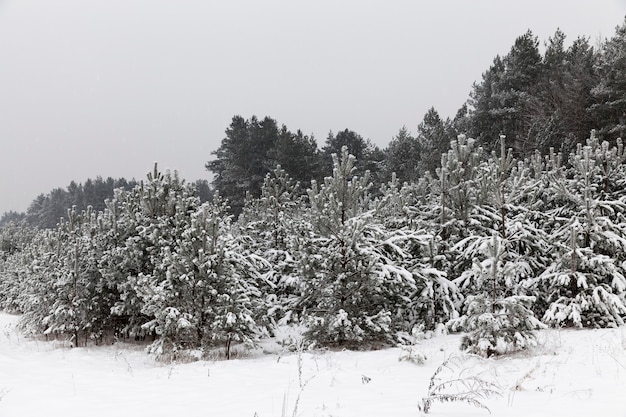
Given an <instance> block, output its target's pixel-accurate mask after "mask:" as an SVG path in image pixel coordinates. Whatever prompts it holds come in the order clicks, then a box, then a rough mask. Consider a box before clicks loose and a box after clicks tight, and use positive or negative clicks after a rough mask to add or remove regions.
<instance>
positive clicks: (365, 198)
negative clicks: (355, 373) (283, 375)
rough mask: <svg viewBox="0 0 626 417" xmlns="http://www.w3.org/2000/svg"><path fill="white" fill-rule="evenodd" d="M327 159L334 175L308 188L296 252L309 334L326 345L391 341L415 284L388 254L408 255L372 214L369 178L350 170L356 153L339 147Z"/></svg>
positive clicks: (407, 273)
mask: <svg viewBox="0 0 626 417" xmlns="http://www.w3.org/2000/svg"><path fill="white" fill-rule="evenodd" d="M333 159H334V169H333V176H332V177H327V178H326V179H325V180H324V184H321V185H319V186H318V185H317V184H316V183H315V182H314V183H313V184H312V187H311V189H309V192H308V194H309V199H310V202H311V211H310V214H309V216H310V220H309V222H310V224H311V228H310V233H309V235H308V236H303V237H302V238H301V243H300V254H299V256H298V258H299V265H298V268H299V271H300V274H301V276H302V277H303V280H304V288H303V295H302V300H301V303H302V305H304V306H305V307H306V313H307V314H308V320H307V323H308V326H309V327H308V329H309V330H308V332H307V337H308V338H309V339H310V340H313V341H315V342H318V343H320V344H325V345H348V346H358V345H359V344H362V343H372V342H385V341H389V340H391V338H392V335H393V333H394V329H395V330H397V329H398V327H401V326H402V322H401V320H402V313H401V312H402V311H403V308H404V307H406V305H407V296H408V295H409V294H410V291H411V290H414V289H415V282H414V279H413V276H412V274H411V272H410V271H408V270H406V269H405V268H403V267H401V266H398V264H397V263H396V262H394V260H395V259H397V258H403V257H404V256H407V255H405V254H404V252H403V251H402V249H401V246H400V245H396V244H395V243H394V239H393V237H392V235H391V234H389V233H388V232H387V231H386V230H385V229H384V227H382V225H380V224H378V223H376V222H375V221H374V216H373V214H372V213H371V211H370V210H369V203H370V196H369V192H368V191H369V188H370V187H371V183H369V181H368V177H367V174H366V175H365V176H364V177H357V176H354V171H355V161H356V160H355V158H354V156H352V155H349V154H348V150H347V148H346V147H344V148H343V150H342V155H341V158H340V157H338V156H337V155H334V156H333Z"/></svg>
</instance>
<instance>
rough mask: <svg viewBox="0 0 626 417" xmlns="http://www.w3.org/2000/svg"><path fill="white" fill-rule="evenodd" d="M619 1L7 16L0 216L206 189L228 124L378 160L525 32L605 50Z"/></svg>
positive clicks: (148, 8) (116, 8)
mask: <svg viewBox="0 0 626 417" xmlns="http://www.w3.org/2000/svg"><path fill="white" fill-rule="evenodd" d="M625 14H626V0H594V1H589V0H584V1H583V0H563V1H555V0H554V1H550V0H541V1H539V0H531V1H529V0H526V1H523V2H522V1H518V2H510V1H501V0H493V1H487V0H472V1H469V0H448V1H418V0H412V1H408V0H407V1H402V0H384V1H383V0H380V1H366V0H310V1H303V0H299V1H296V0H290V1H287V0H283V1H278V0H272V1H266V0H245V1H244V0H241V1H238V0H229V1H223V0H220V1H211V0H204V1H200V0H198V1H186V0H180V1H174V0H170V1H165V0H55V1H49V0H38V1H36V0H0V213H3V212H5V211H8V210H16V211H25V210H26V209H27V207H28V205H29V203H30V202H31V201H32V200H33V199H34V198H35V197H36V196H37V195H38V194H40V193H47V192H49V191H50V190H51V189H52V188H55V187H65V186H67V185H68V184H69V182H70V181H72V180H75V181H77V182H84V181H85V180H86V179H87V178H95V177H96V176H98V175H100V176H102V177H108V176H111V177H115V178H118V177H125V178H127V179H130V178H132V177H135V178H137V179H142V178H144V176H145V174H146V173H147V172H148V171H150V170H151V168H152V165H153V163H154V162H155V161H158V162H159V165H160V167H161V168H163V169H167V168H169V169H172V170H174V169H176V170H178V171H179V172H180V174H181V175H182V176H183V177H184V178H186V179H188V180H196V179H199V178H205V179H210V174H209V173H208V172H206V171H205V169H204V164H205V163H206V161H208V160H209V159H211V152H212V151H213V150H215V149H216V148H217V147H218V146H219V144H220V141H221V140H222V138H223V137H224V130H225V129H226V127H227V126H228V125H229V124H230V121H231V119H232V117H233V116H234V115H236V114H239V115H241V116H243V117H245V118H249V117H250V116H252V115H257V116H259V117H263V116H266V115H269V116H271V117H273V118H274V119H276V120H277V121H278V122H279V123H281V124H285V125H287V127H288V128H289V129H290V130H293V131H295V130H296V129H301V130H302V131H303V132H305V133H307V134H313V135H314V136H315V137H316V138H317V140H318V143H319V144H320V145H321V144H323V142H324V140H325V138H326V136H327V134H328V132H329V131H330V130H333V131H338V130H341V129H345V128H349V129H351V130H354V131H356V132H358V133H359V134H360V135H361V136H363V137H365V138H369V139H371V140H372V141H373V142H374V143H376V144H378V145H379V146H381V147H385V146H386V145H387V144H388V143H389V140H390V139H391V138H392V137H393V136H394V135H395V134H396V133H397V132H398V130H399V129H400V128H401V127H402V126H403V125H406V126H407V128H408V129H409V130H411V131H413V132H414V131H415V128H416V126H417V124H419V123H420V122H421V120H422V118H423V116H424V114H425V113H426V111H427V110H428V108H430V107H431V106H434V107H435V108H436V109H437V110H438V111H439V113H440V114H441V115H442V116H443V117H448V116H453V115H454V113H455V112H456V110H457V109H458V108H459V107H460V106H461V105H462V104H463V102H464V101H465V100H466V99H467V98H468V94H469V92H470V90H471V85H472V83H473V82H474V81H476V80H480V77H481V74H482V73H483V72H484V71H485V70H486V69H487V68H488V67H489V65H490V64H491V62H492V60H493V58H494V56H495V55H496V54H501V55H503V54H506V53H507V52H508V50H509V49H510V47H511V46H512V44H513V42H514V40H515V38H516V37H517V36H519V35H522V34H523V33H524V32H525V31H526V30H527V29H531V30H532V31H533V33H534V34H535V35H537V36H538V37H539V39H540V40H541V41H544V40H546V39H547V38H548V37H549V36H550V35H552V34H553V33H554V31H555V30H556V29H557V28H558V27H560V28H561V30H563V31H564V32H565V33H566V35H567V36H568V40H569V41H570V42H571V41H572V40H573V39H574V38H576V37H577V36H578V35H584V36H587V37H589V38H590V40H591V42H592V43H594V44H595V43H596V42H597V41H598V39H600V38H604V37H610V36H612V35H613V34H614V32H615V27H616V26H617V25H620V24H621V23H622V22H623V21H624V15H625Z"/></svg>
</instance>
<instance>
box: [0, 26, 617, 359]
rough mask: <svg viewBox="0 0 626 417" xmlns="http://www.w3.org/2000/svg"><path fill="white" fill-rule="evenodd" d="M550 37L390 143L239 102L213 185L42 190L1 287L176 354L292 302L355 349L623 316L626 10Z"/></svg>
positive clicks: (509, 339) (17, 235) (238, 335)
mask: <svg viewBox="0 0 626 417" xmlns="http://www.w3.org/2000/svg"><path fill="white" fill-rule="evenodd" d="M544 49H545V52H543V53H541V52H540V48H539V41H538V40H537V38H536V37H535V36H534V35H533V34H532V33H531V32H527V33H526V34H524V35H522V36H520V37H519V38H518V39H517V40H516V41H515V44H514V45H513V47H512V48H511V50H510V52H509V53H508V54H507V55H506V56H504V57H496V58H495V59H494V61H493V65H492V66H491V67H490V68H489V69H488V70H487V71H486V72H485V73H484V74H483V77H482V80H481V81H480V82H477V83H475V84H474V86H473V91H472V94H471V96H470V98H469V100H468V102H467V103H466V104H465V105H463V106H462V107H461V109H460V110H459V112H458V113H457V115H456V117H454V118H453V119H446V120H442V119H441V118H440V117H439V115H438V113H437V112H436V110H435V109H431V110H430V111H429V112H428V113H427V114H426V116H425V117H424V120H423V122H422V123H420V125H419V126H418V129H417V130H418V133H417V135H416V136H415V137H414V136H413V135H412V134H411V133H410V132H409V131H408V130H407V129H406V128H403V129H401V130H400V131H399V133H398V134H397V136H395V137H394V138H393V139H392V140H391V142H390V143H389V145H388V147H387V148H386V149H384V150H381V149H379V148H378V147H376V146H374V145H373V144H372V143H371V142H370V141H369V140H366V139H363V138H362V137H360V136H359V135H358V134H356V133H355V132H353V131H350V130H348V129H346V130H345V131H341V132H338V133H336V134H334V133H332V132H331V133H330V134H329V136H328V138H327V140H326V143H325V146H324V147H322V149H318V148H317V144H316V141H315V139H314V138H312V137H309V136H306V135H304V134H302V132H300V131H297V132H296V133H292V132H290V131H289V130H288V129H287V128H286V127H285V126H283V127H282V128H280V127H278V124H277V123H276V122H275V121H274V120H273V119H271V118H269V117H268V118H265V119H263V120H260V121H259V120H258V119H256V117H252V118H251V119H248V120H245V119H244V118H242V117H240V116H235V117H234V118H233V122H232V124H231V125H230V126H229V127H228V129H227V130H226V137H225V138H224V139H223V140H222V143H221V146H220V147H219V148H218V149H217V150H216V151H215V152H214V157H215V158H214V159H213V160H211V161H209V162H207V165H206V167H207V169H208V170H209V171H211V172H212V173H213V174H214V175H215V177H214V180H213V188H212V189H210V190H209V189H208V186H207V184H206V183H203V182H202V181H198V182H195V183H188V182H186V181H184V180H183V179H181V178H180V177H179V176H178V174H177V173H176V172H169V171H166V172H161V171H159V169H158V166H156V165H155V167H154V169H153V170H152V171H151V172H150V173H149V174H148V175H147V177H146V179H144V180H142V181H138V182H136V181H130V182H127V181H125V180H124V181H122V180H115V181H113V180H110V181H105V183H107V184H109V185H111V186H110V187H109V188H107V187H104V186H103V189H105V191H106V193H105V194H106V195H105V198H102V194H98V195H99V196H100V197H98V199H99V201H101V204H102V205H101V206H98V205H96V204H94V203H92V202H89V203H88V204H87V203H85V199H82V200H80V201H82V203H81V204H82V205H81V204H77V203H76V202H74V201H70V202H69V204H67V206H66V207H65V209H66V212H65V213H63V214H59V213H58V211H57V212H53V213H56V214H57V216H56V217H55V219H56V220H55V222H56V223H55V226H54V227H51V226H50V225H48V223H49V216H48V217H47V220H46V222H48V223H46V224H44V223H43V222H42V223H38V222H37V219H38V218H39V219H41V218H43V217H42V216H43V214H41V213H46V210H45V207H46V202H47V201H50V195H48V196H40V197H38V200H35V201H36V202H37V201H38V204H35V202H34V204H33V205H32V206H31V208H29V212H27V213H26V214H24V215H19V214H17V213H9V214H5V216H4V219H3V220H4V221H3V223H2V224H3V226H2V228H1V229H0V309H3V310H5V311H7V312H15V313H20V314H21V315H22V316H21V320H20V326H21V328H22V329H23V330H24V331H25V332H28V333H31V334H39V335H41V334H43V335H48V336H50V337H64V338H69V339H71V341H72V343H73V344H74V345H77V346H78V345H85V344H88V343H103V341H104V340H106V339H107V338H109V337H113V336H115V337H119V338H141V339H144V338H145V339H147V340H149V341H150V342H151V344H150V348H149V349H150V351H151V352H153V353H155V354H157V355H175V354H176V353H177V352H181V351H184V350H186V349H196V348H211V347H216V346H217V347H225V350H226V352H227V356H228V355H229V353H228V352H230V350H231V346H234V345H235V344H242V345H245V346H253V345H254V344H255V343H256V341H258V340H259V339H260V338H263V337H269V336H271V335H272V334H273V332H274V330H275V329H276V327H277V326H279V325H283V324H298V325H302V326H303V327H304V328H305V329H306V331H305V337H306V338H307V341H308V342H310V343H311V344H314V345H316V346H328V347H347V348H358V349H369V348H376V347H379V346H385V345H388V344H397V343H404V342H407V341H409V340H410V339H411V335H412V334H414V333H415V332H416V331H433V332H446V331H454V332H456V331H462V332H464V334H465V336H464V337H463V342H462V346H461V347H462V349H464V350H466V351H468V352H472V353H476V354H480V355H483V356H491V355H498V354H504V353H508V352H511V351H515V350H520V349H524V348H526V347H529V346H532V345H533V344H534V343H535V335H536V334H535V331H536V330H538V329H541V328H545V327H547V326H551V327H564V326H565V327H615V326H621V325H623V324H624V318H625V317H626V276H625V275H626V217H625V216H626V151H625V149H624V145H623V143H622V140H621V139H620V138H621V137H623V135H624V132H625V131H626V70H625V69H626V23H625V24H623V25H622V26H620V27H618V28H617V30H616V33H615V35H614V36H613V37H612V38H610V39H608V40H606V41H605V42H603V43H602V44H600V45H598V46H597V47H592V46H591V45H590V44H589V42H588V40H587V39H584V38H578V39H576V40H575V41H574V42H573V43H572V44H571V46H569V47H567V48H566V47H565V35H564V34H563V33H561V32H560V31H557V32H556V33H555V35H554V36H553V37H551V38H550V39H549V40H548V41H546V42H545V48H544ZM101 182H102V181H101ZM116 184H119V185H117V186H114V187H113V185H116ZM82 187H83V186H82V185H81V186H80V187H79V186H78V185H76V184H74V189H75V190H78V189H83V188H82ZM61 191H63V190H61ZM107 193H108V194H107ZM57 194H59V192H57ZM79 194H80V193H79V192H78V191H76V192H75V193H74V194H71V193H66V194H63V193H60V194H59V195H61V196H63V195H65V196H68V195H79ZM80 195H82V194H80ZM60 201H63V199H60ZM64 201H65V202H66V203H67V202H68V200H67V199H65V200H64ZM76 201H78V200H76ZM33 213H39V217H38V216H37V215H34V214H33ZM29 216H30V217H29ZM29 219H30V220H29ZM59 219H60V221H59Z"/></svg>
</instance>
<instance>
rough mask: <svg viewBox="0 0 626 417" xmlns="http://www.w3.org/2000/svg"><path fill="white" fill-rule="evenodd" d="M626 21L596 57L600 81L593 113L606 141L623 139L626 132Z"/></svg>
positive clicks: (595, 92)
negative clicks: (625, 69)
mask: <svg viewBox="0 0 626 417" xmlns="http://www.w3.org/2000/svg"><path fill="white" fill-rule="evenodd" d="M625 67H626V20H625V21H624V23H622V25H621V26H618V27H617V28H616V33H615V35H614V36H613V38H611V39H610V40H608V41H607V42H605V43H604V44H603V45H602V48H601V49H600V51H599V54H598V55H597V63H596V70H597V72H598V76H599V81H598V84H597V85H596V86H595V87H594V88H593V90H592V93H593V96H594V98H595V101H596V102H595V103H594V104H593V105H592V106H591V111H592V112H593V114H594V115H595V117H596V121H597V123H599V127H600V131H599V134H600V136H601V137H602V138H605V139H615V138H617V137H624V136H625V133H626V71H624V68H625Z"/></svg>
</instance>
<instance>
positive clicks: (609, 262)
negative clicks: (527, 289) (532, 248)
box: [532, 132, 626, 327]
mask: <svg viewBox="0 0 626 417" xmlns="http://www.w3.org/2000/svg"><path fill="white" fill-rule="evenodd" d="M625 160H626V157H625V154H624V149H623V146H622V144H621V141H618V143H617V146H616V147H610V146H609V144H608V143H607V142H603V143H599V141H598V139H597V138H596V137H595V135H594V134H593V132H592V135H591V137H590V139H589V140H588V141H587V145H586V146H582V145H579V146H578V147H577V149H576V151H575V152H572V153H571V154H570V165H571V168H570V170H569V171H570V172H569V174H568V175H567V176H563V177H559V178H556V177H555V178H551V186H552V191H553V193H555V194H558V195H559V196H561V199H562V200H563V201H565V204H564V206H563V207H562V208H555V211H556V213H557V214H555V215H553V216H555V217H556V216H559V218H560V219H562V221H561V222H560V223H556V224H554V228H553V230H551V231H550V235H549V244H550V245H552V247H553V248H554V249H553V251H552V252H553V254H554V255H553V259H552V263H551V265H550V266H549V267H548V268H547V269H546V270H545V271H544V272H543V273H542V274H541V275H540V276H539V277H537V279H535V280H533V281H532V284H533V285H534V287H535V289H536V291H538V292H541V293H543V294H545V297H546V300H547V301H548V303H549V306H548V307H547V311H545V314H544V317H543V320H544V321H545V322H546V323H548V324H551V325H555V326H563V325H567V326H578V327H582V326H589V327H605V326H617V325H621V324H623V322H624V317H625V316H626V303H625V300H626V298H625V291H626V274H625V271H624V266H625V265H626V264H625V262H626V225H625V223H624V220H625V216H626V202H625V197H626V191H625V190H624V182H625V181H626V176H625V175H626V169H625V166H624V161H625Z"/></svg>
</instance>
